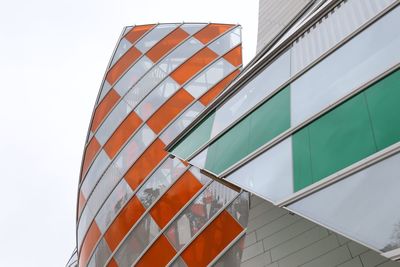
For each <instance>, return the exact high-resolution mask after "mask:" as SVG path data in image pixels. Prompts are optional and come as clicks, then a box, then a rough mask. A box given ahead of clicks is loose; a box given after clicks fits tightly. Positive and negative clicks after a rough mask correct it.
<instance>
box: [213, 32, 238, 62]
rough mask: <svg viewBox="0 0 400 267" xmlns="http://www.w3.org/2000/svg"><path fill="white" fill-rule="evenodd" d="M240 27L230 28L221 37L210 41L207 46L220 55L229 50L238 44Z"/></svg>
mask: <svg viewBox="0 0 400 267" xmlns="http://www.w3.org/2000/svg"><path fill="white" fill-rule="evenodd" d="M240 36H241V34H240V28H239V27H237V28H235V29H233V30H231V31H230V32H229V33H226V34H224V35H223V36H222V37H220V38H218V39H217V40H215V41H214V42H212V43H211V44H210V45H209V46H208V48H210V49H211V50H212V51H214V52H215V53H217V54H218V55H220V56H222V55H224V54H225V53H227V52H228V51H229V50H231V49H232V48H234V47H235V46H237V45H238V44H240V42H241V38H240Z"/></svg>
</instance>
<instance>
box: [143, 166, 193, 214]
mask: <svg viewBox="0 0 400 267" xmlns="http://www.w3.org/2000/svg"><path fill="white" fill-rule="evenodd" d="M185 168H186V167H185V165H183V163H182V162H181V161H180V160H179V159H177V158H174V159H172V158H167V159H166V160H165V162H164V163H163V164H162V165H161V166H160V167H159V168H158V169H157V170H156V171H155V172H154V173H153V174H152V175H151V177H150V178H149V179H148V180H147V181H146V183H145V184H144V185H143V186H142V187H141V188H140V189H139V191H138V192H137V194H136V195H137V197H138V198H139V199H140V201H141V202H142V203H143V206H144V207H145V208H146V209H147V208H148V207H150V206H151V205H152V204H153V202H154V201H155V200H156V199H157V198H158V197H159V196H161V195H162V194H163V193H164V192H165V191H166V190H167V189H168V188H169V186H170V185H171V184H172V183H173V182H175V181H176V179H178V177H179V176H180V175H181V174H182V173H183V171H184V170H185Z"/></svg>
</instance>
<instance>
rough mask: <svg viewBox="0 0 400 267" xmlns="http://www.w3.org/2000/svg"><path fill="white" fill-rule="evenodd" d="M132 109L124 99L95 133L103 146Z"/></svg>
mask: <svg viewBox="0 0 400 267" xmlns="http://www.w3.org/2000/svg"><path fill="white" fill-rule="evenodd" d="M131 111H132V108H131V107H130V106H129V105H128V104H127V103H126V102H125V101H123V100H122V101H120V102H119V103H118V104H117V106H116V107H115V108H114V109H113V110H112V111H111V113H110V114H109V115H108V116H107V118H106V119H105V120H104V122H103V123H102V124H101V125H100V127H99V129H98V130H97V132H96V134H95V136H96V139H97V141H99V143H100V144H101V145H102V146H103V145H104V144H105V143H106V142H107V140H108V138H110V137H111V135H112V134H113V133H114V131H115V130H116V129H117V128H118V126H119V125H120V124H121V122H122V121H123V120H124V119H125V118H126V116H128V114H129V113H130V112H131Z"/></svg>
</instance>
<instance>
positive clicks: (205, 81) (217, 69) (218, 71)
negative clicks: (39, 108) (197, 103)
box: [184, 58, 235, 98]
mask: <svg viewBox="0 0 400 267" xmlns="http://www.w3.org/2000/svg"><path fill="white" fill-rule="evenodd" d="M234 69H235V67H233V66H232V64H230V63H229V62H228V61H226V60H225V59H223V58H220V59H219V60H217V61H216V62H214V63H213V64H212V65H211V66H209V67H207V69H206V70H204V71H202V72H201V73H200V74H199V75H198V76H196V77H195V78H194V79H192V80H191V81H190V82H189V83H188V84H186V85H185V86H184V87H185V89H186V91H188V92H189V93H190V94H191V95H192V96H193V97H194V98H199V97H200V96H202V95H203V94H204V93H205V92H206V91H207V90H208V89H210V88H211V87H212V86H214V85H215V84H216V83H218V82H219V81H221V80H222V79H223V78H225V77H226V76H228V74H230V73H231V72H232V71H233V70H234Z"/></svg>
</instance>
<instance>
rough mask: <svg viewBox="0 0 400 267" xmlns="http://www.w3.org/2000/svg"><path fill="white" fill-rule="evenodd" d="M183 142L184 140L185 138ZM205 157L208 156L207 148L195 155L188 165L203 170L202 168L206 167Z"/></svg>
mask: <svg viewBox="0 0 400 267" xmlns="http://www.w3.org/2000/svg"><path fill="white" fill-rule="evenodd" d="M184 140H186V138H185V139H184ZM207 155H208V147H207V148H206V149H204V150H203V151H201V152H200V153H199V154H197V156H196V157H194V158H193V159H192V160H191V161H190V164H192V165H193V166H196V167H197V168H199V169H204V167H205V166H206V161H207Z"/></svg>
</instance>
